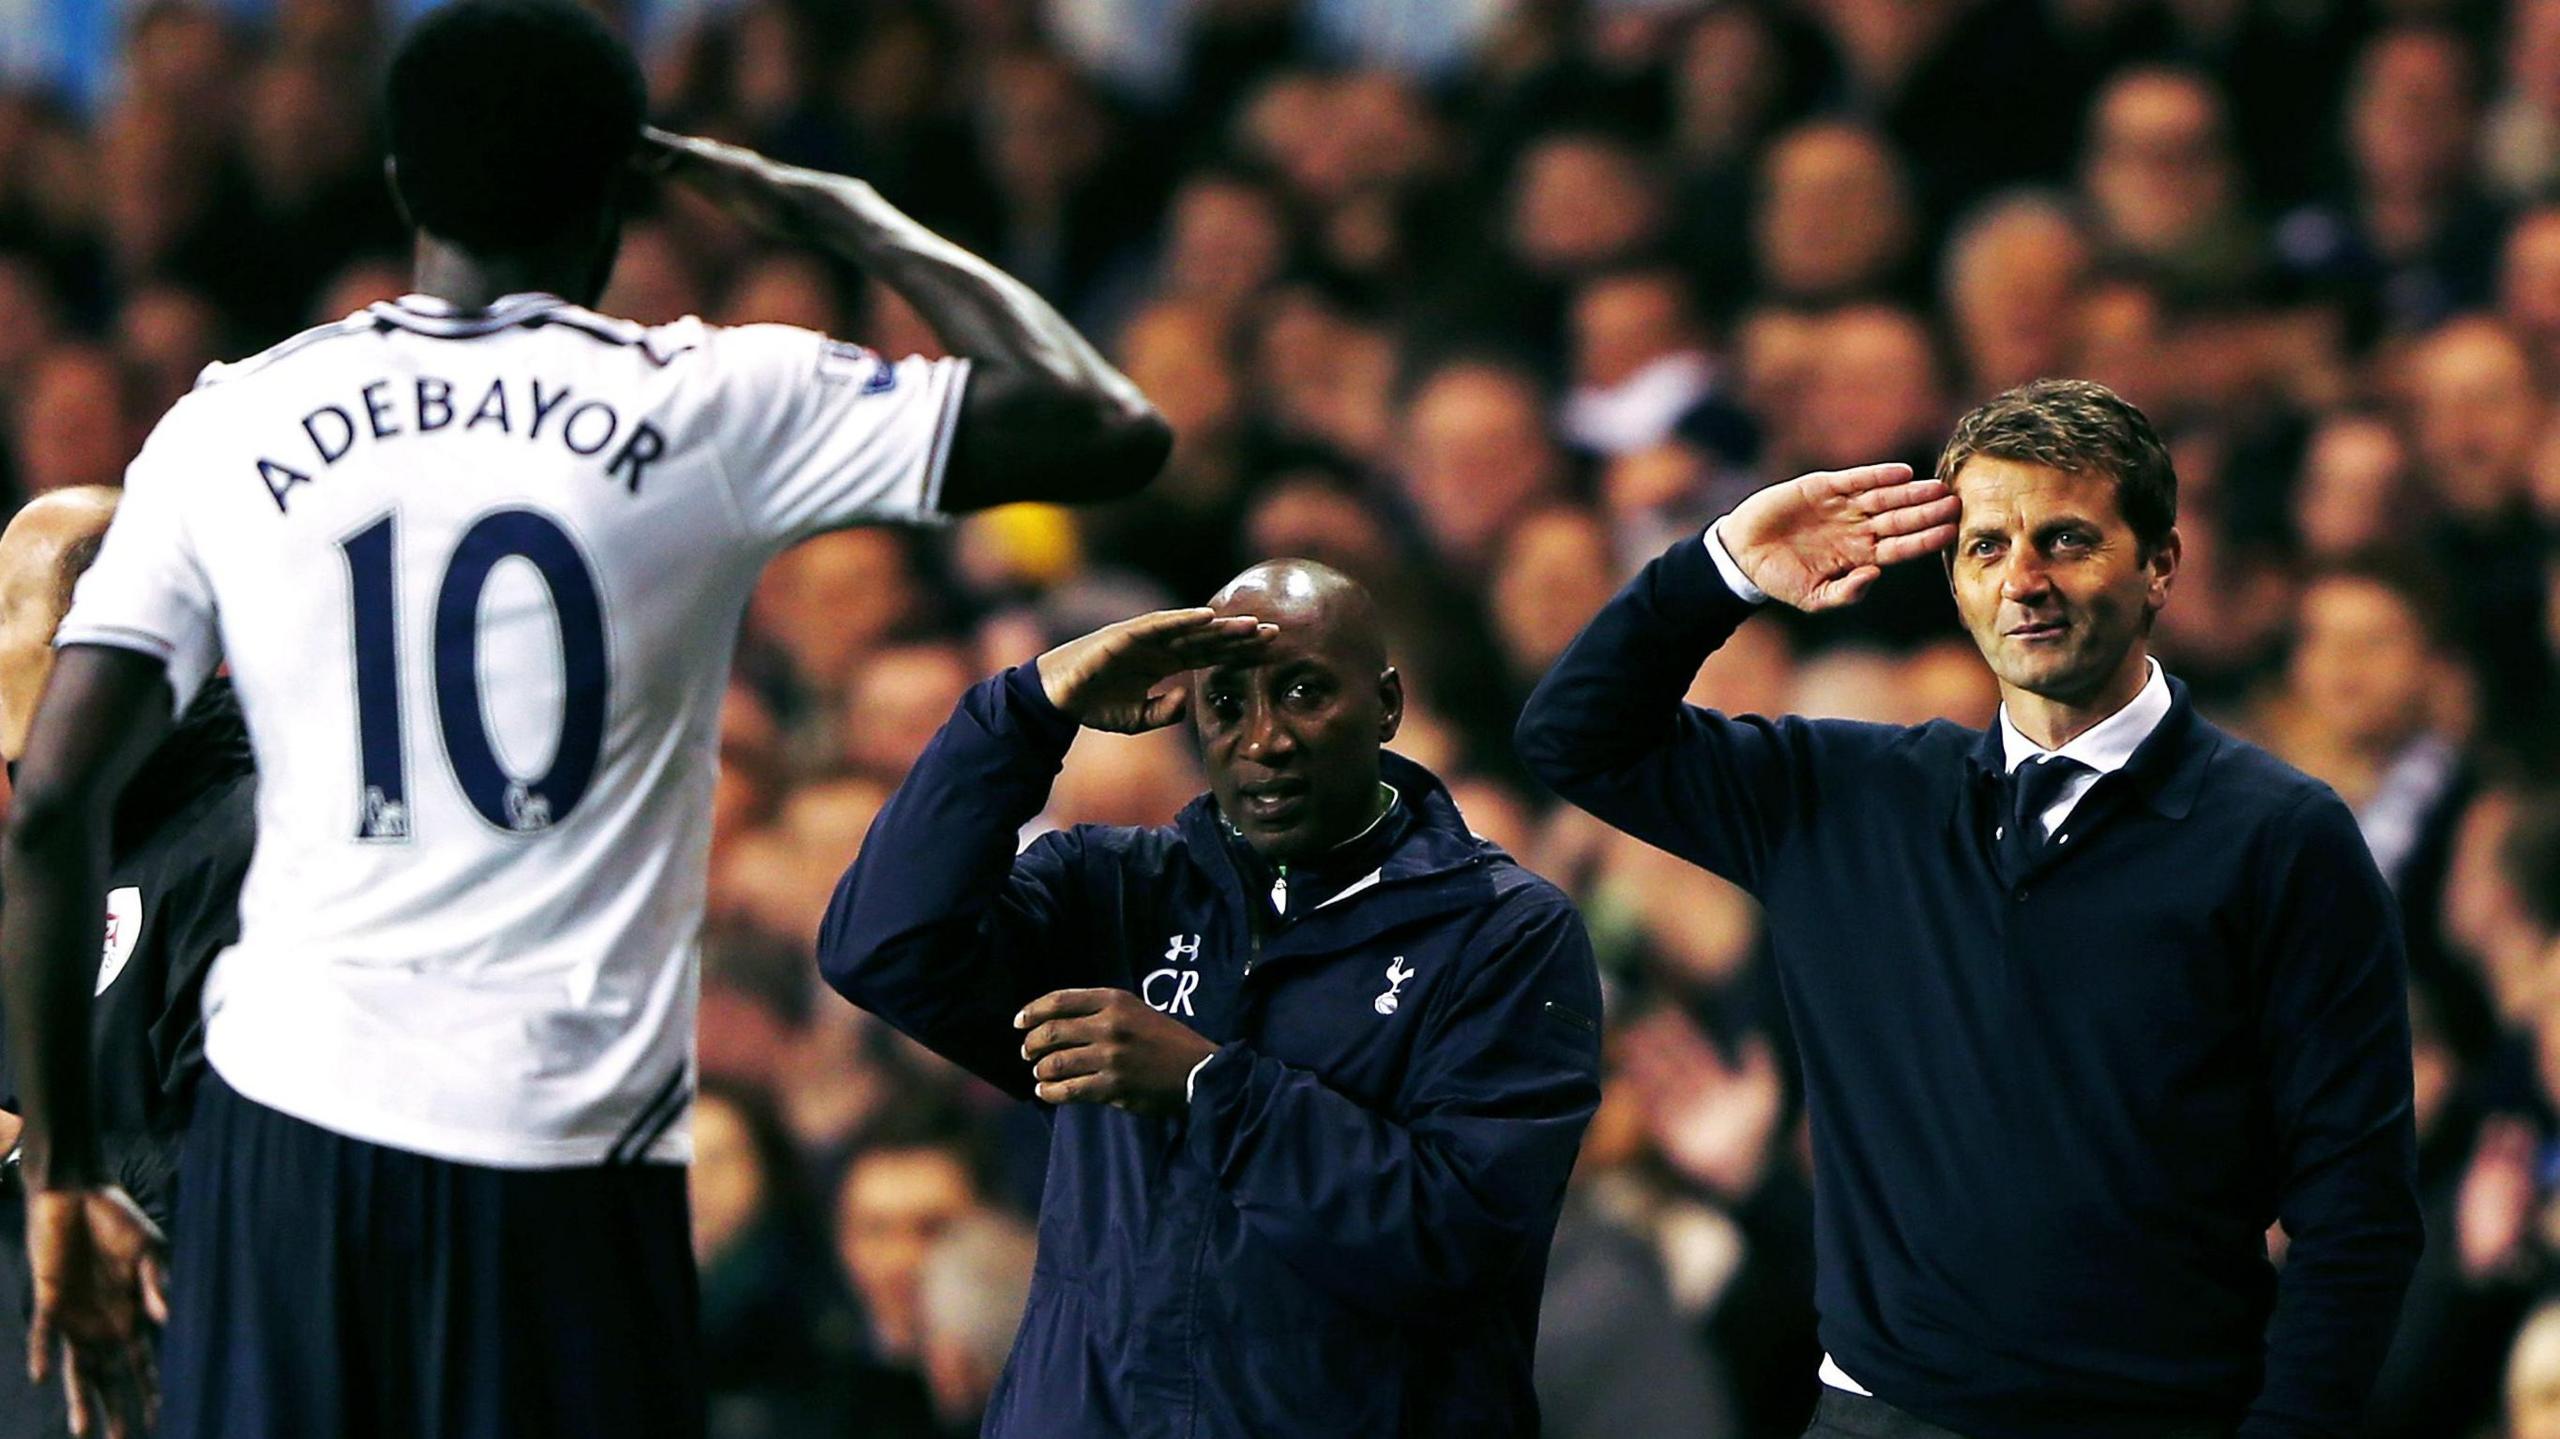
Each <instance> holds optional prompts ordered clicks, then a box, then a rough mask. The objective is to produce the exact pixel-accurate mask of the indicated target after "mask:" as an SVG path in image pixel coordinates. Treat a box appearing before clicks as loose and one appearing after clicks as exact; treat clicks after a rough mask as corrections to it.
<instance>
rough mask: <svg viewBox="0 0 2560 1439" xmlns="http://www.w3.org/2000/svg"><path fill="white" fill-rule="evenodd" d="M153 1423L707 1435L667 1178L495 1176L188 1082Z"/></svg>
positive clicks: (430, 1438)
mask: <svg viewBox="0 0 2560 1439" xmlns="http://www.w3.org/2000/svg"><path fill="white" fill-rule="evenodd" d="M172 1241H173V1247H174V1249H175V1255H174V1259H173V1262H174V1265H175V1268H174V1270H173V1272H172V1274H171V1278H170V1289H171V1293H170V1304H171V1307H172V1312H171V1314H170V1318H169V1329H168V1333H167V1334H166V1336H165V1337H164V1339H163V1342H162V1346H161V1356H160V1372H161V1389H162V1406H161V1420H160V1439H355V1436H364V1439H535V1436H541V1439H585V1436H594V1439H701V1436H702V1433H703V1424H704V1419H703V1397H702V1367H701V1357H700V1344H699V1339H698V1331H697V1318H696V1305H697V1302H698V1301H697V1298H696V1289H695V1282H694V1270H693V1253H692V1248H691V1242H690V1238H689V1233H688V1229H687V1224H686V1211H685V1183H684V1171H683V1170H682V1169H680V1168H677V1167H675V1166H672V1165H620V1166H594V1167H587V1168H579V1169H532V1170H520V1169H490V1168H483V1167H481V1166H478V1165H470V1164H455V1163H452V1162H449V1161H446V1160H441V1159H430V1158H428V1157H426V1156H424V1155H420V1154H412V1153H410V1152H408V1151H406V1150H399V1149H389V1148H385V1147H383V1146H381V1145H378V1144H367V1143H365V1142H363V1141H361V1140H356V1139H349V1138H347V1137H346V1136H344V1135H341V1134H336V1133H332V1132H331V1131H329V1130H326V1129H322V1128H319V1127H318V1126H316V1125H311V1124H306V1123H304V1122H303V1121H301V1120H298V1119H294V1118H292V1117H290V1116H287V1115H283V1114H279V1113H277V1112H276V1111H274V1110H272V1109H268V1108H266V1107H264V1106H263V1105H259V1104H256V1103H253V1102H251V1101H249V1100H247V1099H244V1098H242V1097H241V1096H240V1095H238V1094H236V1093H234V1092H233V1091H232V1090H231V1088H230V1087H229V1086H227V1085H225V1084H224V1083H222V1081H221V1080H220V1079H218V1078H216V1077H215V1076H214V1075H212V1074H211V1073H207V1074H206V1075H205V1078H204V1082H203V1086H202V1087H201V1088H200V1089H199V1090H198V1091H197V1096H196V1107H195V1118H194V1120H193V1122H192V1124H191V1125H190V1126H189V1129H188V1133H187V1142H186V1158H185V1160H184V1162H183V1164H182V1166H181V1169H180V1172H179V1202H178V1225H177V1233H176V1234H175V1235H173V1236H172Z"/></svg>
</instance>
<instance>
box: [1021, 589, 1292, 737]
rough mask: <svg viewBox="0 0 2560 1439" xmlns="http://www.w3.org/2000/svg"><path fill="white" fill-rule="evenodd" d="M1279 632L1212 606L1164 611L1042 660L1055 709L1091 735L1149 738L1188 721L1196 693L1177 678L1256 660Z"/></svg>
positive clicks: (1109, 627)
mask: <svg viewBox="0 0 2560 1439" xmlns="http://www.w3.org/2000/svg"><path fill="white" fill-rule="evenodd" d="M1279 632H1280V631H1279V626H1277V625H1270V624H1263V623H1259V622H1257V621H1256V620H1255V619H1254V617H1253V616H1251V615H1230V616H1228V617H1227V618H1225V619H1220V618H1219V617H1218V615H1217V613H1216V612H1215V611H1213V610H1210V609H1207V608H1205V607H1204V608H1201V609H1190V610H1157V611H1156V612H1155V613H1153V614H1146V615H1140V616H1138V617H1137V618H1136V619H1133V620H1122V621H1121V622H1120V623H1118V624H1116V625H1104V626H1103V627H1102V628H1101V629H1098V630H1095V631H1094V632H1093V633H1092V634H1089V635H1085V636H1083V637H1082V638H1079V639H1072V640H1069V641H1067V642H1066V643H1065V644H1062V645H1060V646H1058V647H1057V648H1056V649H1053V650H1051V651H1049V652H1048V653H1047V654H1044V655H1042V656H1041V657H1040V658H1039V660H1038V661H1037V664H1038V666H1039V671H1040V688H1041V689H1043V690H1045V691H1047V692H1048V695H1049V703H1051V704H1053V705H1056V706H1057V707H1058V709H1059V711H1060V712H1061V713H1063V714H1066V715H1068V716H1070V717H1071V718H1073V719H1074V720H1075V722H1076V723H1078V724H1080V725H1083V726H1084V727H1085V728H1087V729H1098V730H1109V731H1111V732H1112V733H1114V734H1144V733H1145V732H1147V731H1148V730H1152V729H1162V728H1164V727H1165V726H1166V725H1169V724H1171V723H1173V722H1174V721H1175V720H1178V719H1180V718H1182V713H1183V709H1184V707H1185V706H1186V705H1187V704H1188V703H1189V702H1190V695H1189V692H1188V691H1187V690H1186V689H1185V687H1184V686H1183V685H1182V684H1181V682H1180V681H1179V680H1177V679H1176V678H1175V677H1176V676H1178V675H1181V674H1184V673H1185V672H1187V671H1190V670H1197V669H1213V668H1215V667H1217V666H1219V665H1228V664H1239V663H1247V662H1250V661H1252V660H1254V659H1256V658H1258V657H1260V655H1261V654H1262V652H1263V651H1264V650H1265V649H1267V648H1268V647H1269V646H1270V643H1271V637H1272V636H1273V635H1275V634H1278V633H1279Z"/></svg>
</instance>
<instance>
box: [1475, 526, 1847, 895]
mask: <svg viewBox="0 0 2560 1439" xmlns="http://www.w3.org/2000/svg"><path fill="white" fill-rule="evenodd" d="M1751 612H1752V606H1751V605H1750V603H1749V602H1747V601H1745V600H1744V599H1743V598H1742V597H1741V596H1739V595H1737V594H1735V593H1734V592H1733V590H1732V588H1731V587H1730V586H1728V585H1727V584H1726V583H1725V581H1724V577H1723V576H1722V575H1720V574H1718V573H1717V571H1716V565H1715V560H1714V559H1713V558H1712V557H1711V556H1710V555H1709V554H1708V552H1707V545H1706V541H1705V540H1703V539H1702V538H1700V537H1697V536H1694V535H1693V536H1690V537H1688V538H1685V539H1683V540H1681V541H1680V542H1679V543H1678V544H1675V545H1673V546H1672V547H1671V548H1670V549H1669V550H1667V551H1665V552H1664V553H1663V554H1662V555H1661V556H1660V557H1659V558H1657V559H1656V560H1654V561H1653V562H1652V563H1651V564H1649V565H1646V566H1645V567H1644V569H1643V570H1642V571H1640V572H1638V574H1637V575H1636V577H1635V578H1634V579H1633V580H1630V581H1628V583H1627V586H1626V588H1625V589H1622V590H1620V591H1619V592H1618V594H1617V596H1616V597H1615V598H1613V599H1611V600H1610V601H1609V603H1608V604H1607V605H1606V606H1604V607H1603V608H1602V609H1601V611H1600V613H1599V614H1597V615H1595V616H1593V617H1592V620H1591V623H1590V624H1589V625H1587V626H1585V627H1584V628H1583V631H1582V633H1581V634H1580V635H1578V636H1576V637H1575V639H1574V641H1573V643H1572V644H1571V645H1570V646H1568V647H1567V648H1566V650H1565V652H1564V654H1563V655H1562V656H1560V657H1559V658H1558V659H1557V660H1556V663H1555V667H1554V668H1552V669H1550V670H1548V671H1547V675H1546V678H1545V679H1543V680H1541V681H1539V683H1538V687H1537V689H1536V690H1535V691H1534V692H1532V693H1531V694H1530V696H1529V702H1528V704H1527V705H1526V706H1525V707H1524V708H1523V709H1522V710H1521V713H1520V724H1519V728H1518V730H1517V731H1516V733H1515V734H1514V736H1513V741H1514V744H1515V746H1516V747H1517V749H1518V751H1519V755H1520V759H1521V762H1522V763H1524V764H1526V765H1527V766H1528V767H1529V770H1530V772H1531V773H1533V774H1535V775H1537V776H1538V778H1539V779H1541V780H1543V781H1544V782H1545V783H1546V784H1547V786H1548V787H1549V788H1551V789H1553V790H1554V791H1555V792H1556V793H1557V794H1559V795H1561V796H1563V797H1564V798H1565V799H1567V800H1570V801H1571V802H1572V803H1573V804H1575V805H1576V806H1578V807H1579V808H1581V809H1584V810H1587V811H1589V812H1590V813H1591V814H1593V815H1595V816H1597V817H1599V818H1600V819H1603V820H1606V821H1607V822H1608V823H1609V824H1610V825H1612V826H1614V827H1616V828H1618V829H1621V830H1624V831H1626V832H1627V833H1628V834H1631V835H1634V836H1635V837H1636V838H1638V839H1641V840H1644V841H1645V842H1647V843H1649V844H1652V845H1654V846H1656V847H1657V848H1660V849H1664V850H1668V851H1669V852H1671V853H1673V854H1676V855H1678V856H1680V857H1681V858H1683V859H1685V860H1688V861H1689V862H1690V863H1692V864H1695V865H1697V866H1699V867H1700V868H1702V869H1705V870H1708V871H1710V872H1712V873H1714V874H1718V875H1722V876H1723V877H1724V878H1726V879H1729V880H1731V881H1733V882H1734V883H1736V884H1738V885H1741V886H1742V887H1743V888H1744V889H1747V890H1750V891H1752V892H1753V893H1755V894H1756V893H1758V892H1759V888H1760V884H1759V881H1760V877H1761V875H1762V874H1763V872H1764V870H1765V866H1766V863H1767V860H1768V857H1769V855H1770V853H1771V851H1772V850H1773V849H1774V848H1775V847H1776V846H1777V844H1778V842H1779V841H1780V840H1781V839H1782V838H1783V837H1784V835H1785V833H1786V830H1787V829H1788V827H1789V826H1790V824H1791V823H1792V821H1793V819H1794V817H1795V815H1796V814H1797V812H1798V811H1799V810H1800V809H1801V807H1802V806H1803V804H1804V803H1805V802H1806V800H1807V799H1808V798H1809V789H1810V786H1809V785H1808V784H1806V783H1805V781H1804V779H1803V776H1804V774H1805V773H1806V771H1807V768H1808V767H1807V765H1806V763H1805V750H1806V748H1807V746H1808V744H1809V742H1810V740H1811V738H1812V731H1813V728H1814V727H1813V726H1812V725H1810V724H1809V723H1807V722H1806V721H1803V720H1795V719H1790V720H1776V721H1773V720H1768V719H1763V718H1760V717H1758V716H1756V715H1745V716H1740V717H1729V716H1726V715H1723V714H1719V713H1717V712H1715V711H1713V710H1706V709H1700V708H1698V707H1696V706H1694V705H1689V704H1686V703H1683V702H1682V696H1683V695H1685V694H1686V693H1688V689H1689V685H1690V683H1691V682H1692V681H1693V680H1695V679H1696V678H1697V674H1698V666H1699V665H1700V664H1702V663H1704V662H1705V660H1706V658H1707V656H1708V655H1710V654H1713V653H1714V652H1715V651H1716V650H1717V648H1719V647H1720V646H1722V645H1723V644H1724V642H1725V641H1726V640H1727V639H1729V638H1731V637H1732V635H1733V632H1734V631H1735V630H1736V629H1738V628H1740V627H1741V625H1742V623H1743V621H1744V620H1746V619H1748V618H1750V615H1751Z"/></svg>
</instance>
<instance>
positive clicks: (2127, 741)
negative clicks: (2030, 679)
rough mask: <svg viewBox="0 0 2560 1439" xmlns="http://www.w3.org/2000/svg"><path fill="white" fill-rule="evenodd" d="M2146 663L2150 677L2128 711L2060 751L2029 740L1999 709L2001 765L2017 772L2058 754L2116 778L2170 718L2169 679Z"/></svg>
mask: <svg viewBox="0 0 2560 1439" xmlns="http://www.w3.org/2000/svg"><path fill="white" fill-rule="evenodd" d="M2144 663H2146V664H2148V665H2149V666H2150V667H2151V677H2150V678H2149V679H2147V680H2144V681H2143V682H2142V688H2141V690H2140V691H2138V692H2137V693H2136V694H2135V695H2134V697H2133V698H2132V699H2131V700H2129V701H2127V702H2126V704H2125V707H2124V708H2123V709H2120V710H2117V711H2116V712H2115V713H2114V714H2111V715H2109V716H2107V717H2106V718H2105V719H2102V720H2100V721H2098V722H2097V723H2096V724H2093V725H2091V726H2089V727H2088V728H2087V729H2085V730H2082V731H2081V732H2080V733H2078V734H2076V735H2074V736H2072V737H2071V739H2070V740H2069V741H2068V742H2066V743H2065V744H2064V745H2063V746H2062V748H2060V749H2058V750H2049V749H2046V748H2045V747H2044V746H2042V745H2040V744H2037V743H2036V742H2035V741H2034V740H2031V739H2029V738H2027V737H2026V735H2025V734H2023V733H2021V732H2020V731H2019V729H2018V726H2017V724H2016V723H2015V722H2014V721H2012V720H2011V719H2010V718H2009V707H2008V706H2007V705H2005V704H2004V705H2002V706H2000V755H2001V759H2002V761H2003V762H2004V763H2006V764H2007V766H2008V767H2009V768H2010V769H2012V770H2014V769H2016V768H2017V767H2018V766H2020V765H2022V764H2024V763H2026V762H2027V761H2028V760H2031V759H2034V758H2035V757H2037V756H2038V755H2047V754H2058V755H2061V756H2062V757H2064V758H2065V759H2076V760H2078V761H2079V762H2080V763H2082V764H2085V765H2087V766H2088V767H2089V768H2091V769H2093V770H2096V771H2097V772H2098V773H2100V774H2113V773H2115V772H2116V771H2117V770H2120V769H2122V768H2124V767H2125V764H2126V763H2127V762H2128V761H2130V760H2131V759H2132V758H2133V752H2134V751H2135V750H2137V749H2140V748H2142V742H2143V741H2144V740H2146V739H2149V738H2151V732H2152V731H2153V730H2155V729H2158V728H2159V727H2160V721H2162V720H2164V719H2167V718H2168V717H2169V677H2168V676H2167V675H2166V674H2164V673H2163V672H2162V671H2161V669H2160V662H2159V661H2158V660H2156V659H2148V658H2146V659H2145V661H2144Z"/></svg>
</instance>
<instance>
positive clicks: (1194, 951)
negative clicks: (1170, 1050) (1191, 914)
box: [1138, 934, 1200, 1014]
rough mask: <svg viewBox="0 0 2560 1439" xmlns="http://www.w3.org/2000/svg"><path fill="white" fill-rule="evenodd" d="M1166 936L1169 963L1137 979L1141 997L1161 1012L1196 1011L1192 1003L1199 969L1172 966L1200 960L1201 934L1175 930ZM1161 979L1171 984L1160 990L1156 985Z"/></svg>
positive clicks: (1197, 982)
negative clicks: (1182, 932) (1165, 966)
mask: <svg viewBox="0 0 2560 1439" xmlns="http://www.w3.org/2000/svg"><path fill="white" fill-rule="evenodd" d="M1166 939H1167V940H1168V943H1167V944H1166V945H1165V950H1164V962H1165V964H1166V965H1167V966H1168V967H1167V968H1164V969H1159V970H1156V971H1154V972H1152V973H1150V974H1149V975H1148V976H1147V977H1146V978H1144V979H1142V980H1140V981H1138V997H1139V998H1140V999H1143V1000H1145V1001H1146V1002H1147V1008H1149V1009H1152V1010H1155V1011H1157V1012H1158V1013H1160V1014H1195V1013H1196V1011H1195V1010H1193V1009H1192V1007H1191V994H1192V991H1194V990H1196V989H1198V988H1199V987H1200V971H1198V970H1196V969H1174V968H1171V967H1170V966H1172V965H1177V964H1181V965H1191V964H1198V963H1199V962H1200V936H1198V935H1196V934H1175V935H1167V936H1166ZM1159 980H1161V981H1164V982H1165V983H1166V985H1167V986H1168V987H1167V988H1166V989H1165V990H1163V991H1162V992H1161V993H1159V992H1158V990H1157V989H1156V984H1157V982H1158V981H1159Z"/></svg>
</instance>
